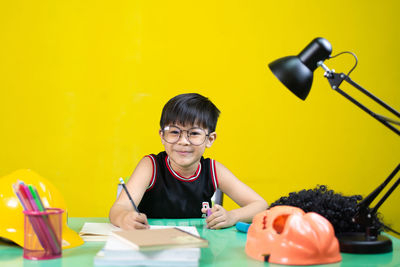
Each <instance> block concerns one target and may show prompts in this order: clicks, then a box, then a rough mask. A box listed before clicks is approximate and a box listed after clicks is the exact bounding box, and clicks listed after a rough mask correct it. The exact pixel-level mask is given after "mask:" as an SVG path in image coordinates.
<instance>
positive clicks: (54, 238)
mask: <svg viewBox="0 0 400 267" xmlns="http://www.w3.org/2000/svg"><path fill="white" fill-rule="evenodd" d="M63 212H64V210H62V209H56V208H49V209H46V211H24V214H25V216H24V217H25V222H24V225H25V231H24V258H25V259H29V260H48V259H55V258H59V257H61V254H62V243H61V240H62V214H63Z"/></svg>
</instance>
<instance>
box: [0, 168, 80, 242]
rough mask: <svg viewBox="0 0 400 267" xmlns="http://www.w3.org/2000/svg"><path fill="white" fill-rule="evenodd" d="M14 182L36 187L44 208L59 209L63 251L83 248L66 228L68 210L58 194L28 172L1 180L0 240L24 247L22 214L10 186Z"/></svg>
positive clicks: (74, 235) (33, 173)
mask: <svg viewBox="0 0 400 267" xmlns="http://www.w3.org/2000/svg"><path fill="white" fill-rule="evenodd" d="M17 180H20V181H23V182H24V183H25V184H31V185H33V186H35V187H36V189H37V191H38V194H39V195H40V198H41V199H42V202H43V205H44V206H45V208H50V207H51V208H60V209H63V210H64V211H65V212H64V213H63V219H62V247H63V248H72V247H76V246H80V245H82V244H83V240H82V238H81V237H80V236H79V235H78V234H77V233H76V232H75V231H73V230H71V229H70V228H69V227H68V225H67V206H66V205H65V202H64V198H63V197H62V195H61V194H60V192H59V191H58V190H57V189H56V188H55V187H54V185H52V184H51V183H50V182H49V181H48V180H46V179H44V178H43V177H41V176H40V175H38V174H37V173H35V172H34V171H31V170H18V171H15V172H13V173H11V174H9V175H6V176H3V177H0V214H1V218H2V219H1V220H0V237H3V238H6V239H9V240H11V241H13V242H14V243H17V244H18V245H20V246H23V245H24V214H23V212H22V211H23V208H22V205H21V203H20V202H19V200H18V197H17V196H16V195H15V193H14V191H13V188H12V185H13V184H15V183H16V182H17Z"/></svg>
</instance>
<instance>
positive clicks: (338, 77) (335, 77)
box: [321, 65, 400, 135]
mask: <svg viewBox="0 0 400 267" xmlns="http://www.w3.org/2000/svg"><path fill="white" fill-rule="evenodd" d="M321 66H322V65H321ZM323 67H324V69H325V70H327V71H326V72H325V77H326V78H327V79H328V81H329V83H330V85H331V87H332V89H333V90H335V91H336V92H338V93H339V94H341V95H342V96H344V97H345V98H347V99H348V100H349V101H351V102H352V103H353V104H355V105H356V106H358V107H359V108H360V109H362V110H364V111H365V112H367V113H368V114H369V115H371V116H372V117H374V118H375V119H376V120H378V121H380V122H381V123H382V124H383V125H385V126H386V127H388V128H389V129H390V130H392V131H393V132H395V133H397V135H400V130H399V129H398V128H396V127H394V126H393V125H392V123H393V124H398V125H400V121H396V120H393V119H390V118H387V117H385V116H382V115H380V114H377V113H375V112H373V111H372V110H370V109H368V108H367V107H366V106H364V105H363V104H361V103H360V102H358V101H357V100H355V99H354V98H353V97H351V96H350V95H349V94H347V93H346V92H344V91H343V90H341V89H340V88H339V86H340V84H341V83H342V82H343V81H346V82H348V83H349V84H351V85H352V86H354V87H355V88H357V89H358V90H359V91H361V92H362V93H364V94H365V95H367V96H368V97H369V98H371V99H372V100H374V101H375V102H376V103H378V104H379V105H381V106H382V107H384V108H385V109H386V110H388V111H390V112H391V113H393V114H394V115H396V116H397V117H399V118H400V113H399V112H398V111H397V110H395V109H394V108H392V107H390V106H389V105H388V104H386V103H385V102H383V101H382V100H380V99H379V98H377V97H376V96H374V95H373V94H372V93H370V92H369V91H367V90H366V89H364V88H362V87H361V86H360V85H358V84H357V83H356V82H354V81H353V80H351V79H350V77H349V76H347V75H346V74H344V73H340V74H339V73H335V72H333V71H330V70H329V69H327V68H326V66H325V65H323Z"/></svg>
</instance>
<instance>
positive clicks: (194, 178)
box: [165, 156, 201, 182]
mask: <svg viewBox="0 0 400 267" xmlns="http://www.w3.org/2000/svg"><path fill="white" fill-rule="evenodd" d="M165 165H166V166H167V168H168V170H169V172H170V173H171V174H172V176H174V177H175V178H176V179H178V180H180V181H183V182H193V181H195V180H196V179H197V178H199V175H200V172H201V163H200V162H199V166H198V167H197V170H196V172H195V173H194V174H193V175H192V176H190V177H188V178H186V177H183V176H182V175H180V174H179V173H178V172H176V171H174V170H173V169H172V166H171V164H170V162H169V156H166V157H165Z"/></svg>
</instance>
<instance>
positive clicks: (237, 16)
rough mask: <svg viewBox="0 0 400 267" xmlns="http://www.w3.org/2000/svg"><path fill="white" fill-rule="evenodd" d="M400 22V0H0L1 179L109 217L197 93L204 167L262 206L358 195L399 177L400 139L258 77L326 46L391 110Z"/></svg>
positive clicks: (329, 94) (324, 99) (313, 96)
mask: <svg viewBox="0 0 400 267" xmlns="http://www.w3.org/2000/svg"><path fill="white" fill-rule="evenodd" d="M399 10H400V2H399V1H397V0H392V1H389V0H384V1H379V3H378V2H377V1H344V0H338V1H334V2H332V1H319V0H313V1H294V0H293V1H288V0H283V1H266V0H262V1H232V0H230V1H187V0H186V1H144V0H142V1H2V2H1V4H0V38H1V39H0V40H1V41H0V175H1V176H2V175H6V174H8V173H10V172H12V171H14V170H17V169H20V168H31V169H33V170H34V171H36V172H38V173H39V174H40V175H42V176H43V177H46V178H47V179H49V180H51V181H52V182H54V184H55V185H56V187H58V188H59V189H60V191H61V192H62V193H63V195H64V197H65V200H66V202H67V205H68V207H69V215H70V216H93V217H95V216H107V215H108V210H109V208H110V206H111V205H112V203H113V201H114V199H115V194H116V192H115V191H116V186H117V183H118V177H120V176H123V177H127V176H129V175H130V174H131V172H132V171H133V169H134V167H135V165H136V164H137V162H138V161H139V160H140V159H141V158H142V157H143V156H144V155H145V154H149V153H158V152H159V151H161V150H162V146H161V143H160V140H159V137H158V133H157V131H158V122H159V118H160V115H161V109H162V106H163V105H164V104H165V103H166V101H167V100H168V99H170V98H171V97H173V96H175V95H176V94H179V93H185V92H198V93H201V94H204V95H206V96H208V97H209V98H210V99H211V100H212V101H213V102H214V103H215V104H216V105H217V106H218V107H219V108H220V109H221V111H222V114H221V117H220V121H219V124H218V126H217V133H218V138H217V141H216V143H215V144H214V146H213V147H212V148H211V149H209V150H208V151H207V152H206V156H208V157H212V158H215V159H216V160H218V161H220V162H222V163H223V164H224V165H226V166H227V167H229V168H230V169H231V170H232V171H233V172H234V173H235V174H236V175H237V177H239V178H240V179H241V180H242V181H244V182H245V183H247V184H248V185H250V186H251V187H252V188H254V189H255V190H256V191H257V192H258V193H260V194H261V195H262V196H263V197H264V198H265V199H266V200H267V201H268V202H272V201H274V200H276V199H277V198H279V197H280V196H282V195H286V194H288V193H289V192H291V191H297V190H300V189H303V188H313V187H314V186H315V185H317V184H327V185H329V186H330V187H331V188H332V189H335V190H336V191H338V192H343V193H345V194H363V195H365V194H367V193H368V192H370V191H372V189H374V188H375V187H376V186H377V185H378V184H379V183H380V182H381V181H382V180H383V179H384V178H386V177H387V176H388V175H389V173H390V172H391V171H392V169H393V168H394V167H395V166H396V165H397V164H398V163H399V158H400V157H399V155H400V139H399V136H397V135H396V134H394V133H393V132H391V131H390V130H388V129H386V127H384V126H383V125H381V124H380V123H378V122H376V121H374V119H372V118H370V117H369V116H368V115H367V114H365V113H364V112H362V111H361V110H359V109H358V108H357V107H356V106H354V105H353V104H351V103H350V102H348V101H347V100H346V99H345V98H343V97H342V96H340V95H339V94H338V93H336V92H334V91H333V90H331V89H330V87H329V84H328V82H327V81H326V80H325V79H324V78H323V71H322V69H318V70H317V71H316V73H315V77H314V84H313V89H312V90H311V93H310V95H309V97H308V99H307V100H306V101H305V102H303V101H301V100H300V99H298V98H296V97H295V96H294V95H293V94H292V93H290V92H289V91H288V90H287V89H286V88H285V87H284V86H283V85H281V84H280V82H279V81H278V80H277V79H276V78H275V77H274V76H273V74H272V73H271V72H270V71H269V69H268V67H267V64H268V63H269V62H271V61H273V60H275V59H276V58H279V57H282V56H287V55H295V54H298V53H299V52H300V51H301V50H302V49H303V48H304V47H305V46H306V45H307V44H308V43H309V42H310V41H311V40H312V39H314V38H315V37H319V36H321V37H324V38H326V39H328V40H329V41H330V42H331V44H332V46H333V54H337V53H338V52H341V51H344V50H351V51H353V52H355V53H356V54H357V56H358V58H359V66H358V67H357V68H356V70H355V71H354V72H353V74H352V75H351V77H352V79H353V80H354V81H356V82H358V83H359V84H360V85H362V86H364V87H365V88H367V89H368V90H370V91H371V92H373V93H374V94H375V95H377V96H378V97H380V98H381V99H383V100H385V101H386V102H387V103H388V104H390V105H392V106H393V107H394V108H396V109H398V110H399V109H400V87H399V84H400V75H399V74H398V73H399V70H398V62H400V53H399V47H400V30H399V29H400V27H399V26H400V16H399V15H398V11H399ZM353 63H354V60H353V58H352V57H351V56H349V55H344V56H341V57H339V58H337V59H332V60H330V61H327V62H326V64H327V65H328V66H329V67H330V68H333V69H336V71H337V72H347V71H348V70H349V69H350V68H351V67H352V66H353ZM343 89H346V90H349V91H348V92H354V90H352V88H351V87H349V86H345V87H343ZM353 95H354V96H356V97H358V99H360V100H363V101H364V100H365V98H362V97H361V98H360V97H359V95H358V94H355V93H354V94H353ZM366 103H367V105H369V106H370V107H372V108H375V107H376V105H373V104H371V102H370V101H367V102H366ZM375 109H376V108H375ZM378 110H380V109H378ZM386 115H388V114H386ZM399 201H400V189H399V190H397V191H396V192H395V193H394V194H393V195H392V196H391V197H390V198H389V199H388V201H387V203H386V204H385V205H384V206H382V208H381V211H382V213H383V215H384V218H385V220H386V222H387V223H389V224H392V225H393V226H394V227H395V228H396V227H397V230H399V228H400V224H399V221H400V215H399V214H400V213H399V212H398V208H397V204H396V203H399ZM225 207H226V208H228V209H231V208H234V207H235V204H234V203H233V202H232V201H229V200H226V202H225Z"/></svg>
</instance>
